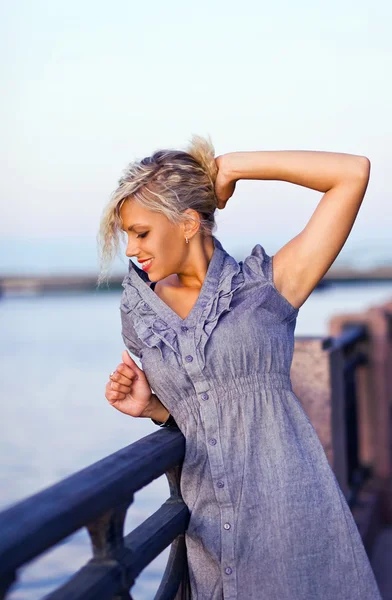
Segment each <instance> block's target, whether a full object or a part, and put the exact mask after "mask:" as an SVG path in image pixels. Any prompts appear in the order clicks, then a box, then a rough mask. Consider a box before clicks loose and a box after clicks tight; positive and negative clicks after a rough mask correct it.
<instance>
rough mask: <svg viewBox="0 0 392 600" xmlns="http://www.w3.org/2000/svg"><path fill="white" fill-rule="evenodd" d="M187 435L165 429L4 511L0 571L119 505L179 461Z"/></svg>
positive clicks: (0, 522) (0, 524)
mask: <svg viewBox="0 0 392 600" xmlns="http://www.w3.org/2000/svg"><path fill="white" fill-rule="evenodd" d="M184 453H185V438H184V436H183V435H182V433H181V432H180V431H179V430H178V429H160V430H159V431H157V432H154V433H152V434H150V435H148V436H146V437H144V438H142V439H141V440H139V441H137V442H135V443H134V444H131V445H129V446H127V447H126V448H123V449H122V450H119V451H118V452H115V453H114V454H111V455H110V456H108V457H106V458H104V459H102V460H100V461H98V462H97V463H95V464H93V465H91V466H89V467H87V468H85V469H83V470H81V471H79V472H77V473H75V474H73V475H71V476H70V477H67V478H66V479H64V480H62V481H60V482H59V483H57V484H55V485H53V486H51V487H49V488H47V489H45V490H43V491H41V492H38V493H37V494H34V495H33V496H30V497H29V498H27V499H25V500H22V501H21V502H18V503H16V504H14V505H13V506H10V507H9V508H7V509H5V510H4V511H2V512H1V513H0V531H1V537H0V577H2V576H3V575H5V574H6V573H7V572H9V571H12V570H14V569H17V568H18V567H19V566H20V565H22V564H24V563H26V562H27V561H29V560H31V559H32V558H34V557H36V556H38V555H39V554H41V553H42V552H44V551H45V550H46V549H48V548H50V547H51V546H53V545H54V544H56V543H57V542H59V541H60V540H62V539H64V538H65V537H67V536H69V535H71V534H72V533H74V532H75V531H77V530H78V529H80V528H81V527H83V526H85V525H87V524H89V523H90V522H91V521H93V520H94V519H96V518H97V517H99V516H100V515H102V514H104V513H105V512H106V511H108V510H109V509H112V508H116V507H118V506H122V505H126V506H128V505H129V504H130V503H131V502H132V499H133V494H134V493H135V492H136V491H137V490H140V489H141V488H142V487H144V486H145V485H147V484H148V483H150V482H151V481H153V480H154V479H156V478H157V477H159V476H160V475H162V474H164V473H165V472H166V471H168V469H170V468H172V467H173V466H175V465H178V464H180V463H181V461H182V460H183V457H184Z"/></svg>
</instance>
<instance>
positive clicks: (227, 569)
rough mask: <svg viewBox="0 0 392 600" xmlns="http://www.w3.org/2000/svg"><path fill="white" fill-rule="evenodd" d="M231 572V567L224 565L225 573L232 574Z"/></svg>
mask: <svg viewBox="0 0 392 600" xmlns="http://www.w3.org/2000/svg"><path fill="white" fill-rule="evenodd" d="M232 572H233V570H232V569H230V567H226V569H225V573H226V575H231V574H232Z"/></svg>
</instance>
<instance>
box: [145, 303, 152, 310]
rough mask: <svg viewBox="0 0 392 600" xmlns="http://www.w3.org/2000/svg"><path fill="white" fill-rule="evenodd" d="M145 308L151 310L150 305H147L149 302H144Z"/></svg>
mask: <svg viewBox="0 0 392 600" xmlns="http://www.w3.org/2000/svg"><path fill="white" fill-rule="evenodd" d="M143 306H144V308H147V310H150V308H151V307H150V305H149V304H147V302H143Z"/></svg>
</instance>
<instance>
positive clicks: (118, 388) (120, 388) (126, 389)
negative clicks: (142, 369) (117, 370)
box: [110, 381, 131, 394]
mask: <svg viewBox="0 0 392 600" xmlns="http://www.w3.org/2000/svg"><path fill="white" fill-rule="evenodd" d="M110 389H112V390H113V391H115V392H122V393H123V394H129V393H130V391H131V386H130V385H121V383H116V382H115V381H112V383H111V384H110Z"/></svg>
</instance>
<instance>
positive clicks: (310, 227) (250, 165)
mask: <svg viewBox="0 0 392 600" xmlns="http://www.w3.org/2000/svg"><path fill="white" fill-rule="evenodd" d="M216 162H217V166H218V177H217V180H216V184H215V186H216V193H217V197H218V200H219V204H218V207H219V208H224V207H225V205H226V202H227V200H228V198H229V197H230V196H231V195H232V193H233V191H234V188H235V183H236V182H237V181H238V180H239V179H264V180H267V179H269V180H280V181H287V182H289V183H295V184H297V185H301V186H304V187H307V188H310V189H312V190H317V191H318V192H323V196H322V198H321V200H320V202H319V203H318V205H317V207H316V209H315V211H314V212H313V214H312V216H311V218H310V220H309V222H308V223H307V225H306V226H305V228H304V229H303V230H302V231H301V232H300V233H298V235H296V236H295V237H294V238H293V239H292V240H290V241H289V242H288V243H287V244H285V245H284V246H283V247H282V248H280V250H279V251H278V252H276V254H275V255H274V257H273V259H272V264H273V278H274V285H275V287H276V288H277V290H278V291H279V292H280V293H281V294H282V295H283V296H284V297H285V298H286V299H287V300H288V301H289V302H290V303H291V304H292V305H293V306H295V307H296V308H299V307H300V306H301V305H302V304H303V303H304V302H305V300H306V298H307V297H308V296H309V294H310V293H311V292H312V290H313V289H314V287H315V286H316V285H317V283H318V282H319V281H320V279H321V278H322V277H323V275H325V273H326V272H327V271H328V269H329V267H330V266H331V264H332V263H333V262H334V260H335V258H336V257H337V255H338V254H339V252H340V250H341V249H342V247H343V245H344V243H345V241H346V239H347V237H348V235H349V233H350V231H351V228H352V226H353V224H354V221H355V218H356V216H357V214H358V211H359V208H360V206H361V203H362V200H363V197H364V195H365V192H366V188H367V184H368V181H369V174H370V162H369V160H368V159H367V158H366V157H364V156H356V155H352V154H341V153H335V152H310V151H309V152H308V151H296V150H294V151H285V150H284V151H272V152H233V153H229V154H224V155H222V156H219V157H218V158H217V159H216Z"/></svg>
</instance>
